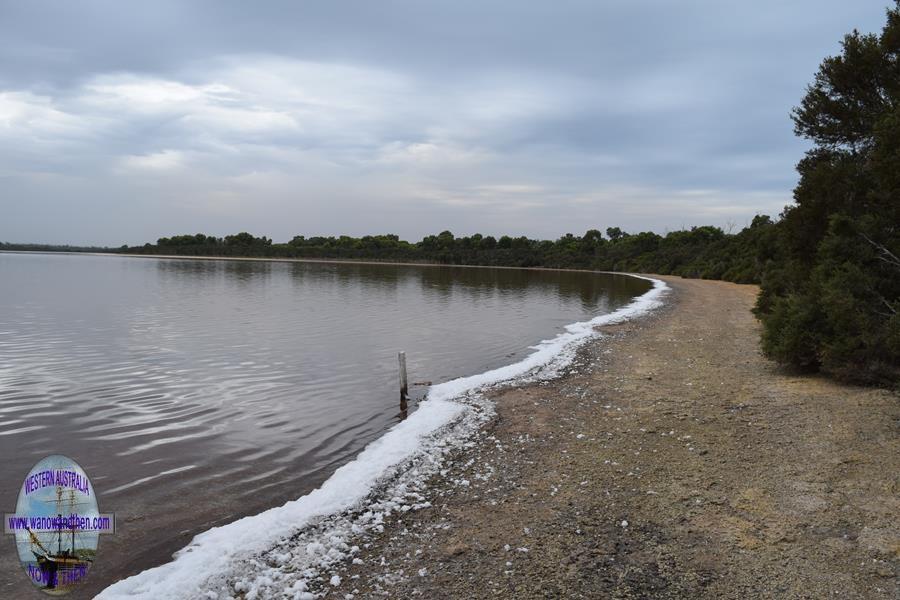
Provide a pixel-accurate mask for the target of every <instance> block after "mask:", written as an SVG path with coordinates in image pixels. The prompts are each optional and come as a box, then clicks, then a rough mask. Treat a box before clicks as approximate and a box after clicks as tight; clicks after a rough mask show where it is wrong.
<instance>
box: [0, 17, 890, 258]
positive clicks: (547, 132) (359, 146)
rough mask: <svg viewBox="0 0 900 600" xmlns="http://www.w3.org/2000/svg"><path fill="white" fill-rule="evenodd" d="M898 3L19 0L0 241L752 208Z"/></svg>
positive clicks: (684, 221)
mask: <svg viewBox="0 0 900 600" xmlns="http://www.w3.org/2000/svg"><path fill="white" fill-rule="evenodd" d="M885 6H886V4H885V1H884V0H861V1H859V2H854V3H846V2H841V1H839V0H828V1H826V2H822V1H813V0H806V1H803V2H793V3H783V2H774V1H765V2H757V3H745V2H730V1H728V2H721V1H715V0H705V1H699V0H695V1H688V2H678V3H675V2H670V1H662V0H643V1H625V0H611V1H606V2H597V1H561V2H526V3H523V2H513V1H511V0H509V1H491V2H485V1H479V2H475V1H469V0H457V1H455V2H444V1H440V2H427V3H423V2H419V1H414V0H408V1H402V2H401V1H390V2H370V1H366V0H353V1H344V2H327V3H325V2H322V3H298V2H287V1H285V2H266V3H246V2H238V1H226V2H222V1H212V0H209V1H205V2H191V3H184V2H174V1H160V2H152V3H128V4H122V3H119V2H112V1H105V2H98V1H93V2H91V1H86V2H78V3H57V2H46V1H43V0H38V1H33V2H5V3H2V4H0V40H2V41H0V185H2V191H0V209H2V212H3V216H4V218H3V219H0V239H3V240H10V241H65V242H73V243H106V244H119V243H123V242H129V243H138V242H142V241H145V240H150V239H155V238H156V237H158V236H160V235H168V234H172V233H179V232H188V231H206V232H209V233H218V234H222V233H226V232H229V231H233V230H235V229H238V228H241V229H243V228H247V229H253V230H254V231H256V232H257V233H266V234H269V235H272V236H274V237H275V238H276V239H286V238H289V237H290V236H291V235H293V234H295V233H305V234H314V233H326V234H338V233H349V234H363V233H373V232H379V231H393V232H396V233H398V234H400V235H403V236H406V237H411V238H418V237H419V236H421V235H423V234H425V233H430V232H434V231H438V230H441V229H445V228H450V229H453V230H454V231H457V232H459V233H466V232H474V231H476V230H481V231H484V232H488V233H506V232H509V233H524V234H528V235H537V236H546V237H555V236H558V235H560V234H562V233H565V232H567V231H573V232H579V231H583V230H584V229H587V228H589V227H595V226H599V225H604V226H605V225H611V224H616V225H620V226H623V227H625V228H627V229H655V230H658V231H662V230H665V229H667V228H668V229H672V228H675V227H679V226H681V225H691V224H699V223H707V222H710V223H714V224H725V223H729V222H736V223H738V224H743V223H744V222H746V221H747V220H749V218H751V217H752V216H753V214H754V213H755V212H758V211H759V212H768V213H777V212H779V211H780V208H781V207H782V206H783V205H784V204H785V203H787V202H789V201H790V192H791V188H792V187H793V184H794V182H795V180H796V176H795V174H794V172H793V165H794V163H795V162H796V161H797V160H798V159H799V158H800V157H801V156H802V153H803V150H804V147H805V146H804V144H803V143H802V142H801V141H799V140H796V139H795V138H794V137H793V134H792V131H791V129H792V128H791V123H790V120H789V117H788V115H789V111H790V109H791V107H792V106H793V105H794V104H796V103H797V102H798V101H799V99H800V97H801V96H802V93H803V89H804V86H805V85H806V83H807V82H809V81H810V80H811V78H812V76H813V74H814V71H815V69H816V67H817V65H818V63H819V61H820V60H821V59H822V58H823V57H824V56H825V55H828V54H833V53H834V52H836V51H837V49H838V42H839V40H840V38H841V36H842V35H843V34H844V33H846V32H847V31H849V30H850V29H852V28H854V27H858V28H860V29H862V30H876V29H878V28H879V27H880V25H881V23H882V21H883V18H884V9H885Z"/></svg>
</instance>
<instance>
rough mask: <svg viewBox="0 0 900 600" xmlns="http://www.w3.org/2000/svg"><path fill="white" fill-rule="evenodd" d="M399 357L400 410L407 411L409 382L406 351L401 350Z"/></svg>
mask: <svg viewBox="0 0 900 600" xmlns="http://www.w3.org/2000/svg"><path fill="white" fill-rule="evenodd" d="M397 358H398V359H399V360H400V410H401V411H403V412H406V399H407V396H408V395H409V384H408V383H407V379H406V352H401V353H400V354H399V355H398V357H397Z"/></svg>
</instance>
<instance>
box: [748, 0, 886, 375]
mask: <svg viewBox="0 0 900 600" xmlns="http://www.w3.org/2000/svg"><path fill="white" fill-rule="evenodd" d="M793 116H794V122H795V125H796V132H797V134H798V135H801V136H803V137H805V138H807V139H809V140H811V141H812V142H813V143H814V147H813V149H812V150H810V151H809V152H808V153H807V155H806V157H805V158H804V159H803V160H802V161H801V162H800V164H799V165H798V171H799V172H800V183H799V184H798V186H797V188H796V190H795V191H794V199H795V201H796V203H795V204H794V205H792V206H790V207H788V208H787V209H785V211H784V213H783V215H782V220H781V222H780V224H779V235H778V238H777V240H776V244H777V246H776V249H775V252H776V254H777V255H778V256H777V260H775V261H773V262H772V264H770V266H769V268H767V269H766V271H765V274H764V276H763V278H762V292H761V294H760V297H759V301H758V303H757V313H758V314H759V315H760V317H761V318H762V320H763V324H764V326H765V327H764V335H763V349H764V351H765V352H766V354H768V355H769V356H771V357H773V358H775V359H777V360H779V361H781V362H784V363H787V364H791V365H795V366H797V367H801V368H807V369H821V370H823V371H825V372H827V373H830V374H832V375H834V376H836V377H838V378H840V379H844V380H848V381H857V382H864V383H888V382H897V381H900V315H898V312H900V259H898V256H900V230H898V228H900V3H898V4H897V7H895V8H894V9H892V10H889V11H888V23H887V25H886V26H885V28H884V30H883V32H882V34H881V35H880V36H878V35H862V34H860V33H858V32H855V31H854V32H853V33H851V34H850V35H848V36H846V38H845V39H844V42H843V49H842V53H841V54H840V55H839V56H836V57H831V58H828V59H826V60H825V61H824V62H823V63H822V65H821V67H820V68H819V72H818V73H817V75H816V78H815V81H814V83H813V84H812V85H810V86H809V88H808V90H807V94H806V96H805V97H804V98H803V101H802V103H801V105H800V106H799V107H798V108H797V109H795V111H794V115H793Z"/></svg>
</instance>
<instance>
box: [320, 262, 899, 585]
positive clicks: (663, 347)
mask: <svg viewBox="0 0 900 600" xmlns="http://www.w3.org/2000/svg"><path fill="white" fill-rule="evenodd" d="M661 279H665V281H666V282H667V283H668V285H669V286H670V287H671V288H672V293H671V294H670V296H669V301H668V302H667V306H666V308H663V309H662V310H660V311H656V312H654V313H651V315H650V316H649V317H645V318H642V319H638V320H634V321H628V322H626V323H624V324H620V325H615V326H610V327H605V328H603V329H604V331H605V333H606V334H607V337H605V338H601V339H599V340H597V341H593V342H591V343H590V344H588V345H587V346H586V347H585V348H584V349H583V351H582V352H581V353H580V354H579V356H578V357H577V359H576V361H575V365H574V367H575V368H574V369H573V372H572V373H571V374H569V375H567V376H565V377H563V378H562V379H559V380H556V381H553V382H549V383H546V382H544V383H542V382H537V383H535V384H533V385H528V386H523V387H518V388H513V389H507V390H501V391H499V392H497V393H495V394H493V395H492V400H493V401H494V405H495V407H496V416H495V417H493V418H492V420H491V421H490V423H489V424H488V425H487V431H486V433H485V435H484V436H483V437H482V438H481V441H480V442H479V443H478V444H477V445H475V446H474V447H472V448H471V449H468V450H466V451H465V452H463V453H460V455H459V457H458V460H457V461H456V462H455V463H454V466H453V467H452V468H450V469H449V470H447V471H446V472H445V473H444V474H443V476H442V477H437V478H435V480H434V485H433V487H432V488H431V489H430V492H429V496H428V498H429V502H430V503H431V506H430V507H429V508H427V509H424V510H419V511H414V512H410V513H402V514H394V515H393V516H391V517H390V518H388V519H385V523H384V531H383V532H380V533H379V532H373V533H372V534H371V535H368V536H366V537H365V539H363V540H361V541H360V542H359V544H360V551H359V552H358V553H355V554H354V559H353V563H354V564H352V565H350V567H349V568H342V569H339V570H337V571H336V572H335V574H334V579H333V581H325V582H324V585H322V586H320V587H319V588H317V591H318V592H320V593H323V594H325V596H326V597H328V598H347V597H349V596H348V594H349V595H352V596H353V597H354V598H372V597H374V598H377V597H389V598H409V597H422V598H654V599H657V598H709V599H713V598H717V599H718V598H735V599H737V598H741V599H743V598H885V599H888V598H890V599H894V598H898V597H900V582H898V578H900V398H898V395H897V394H896V393H894V392H889V391H886V390H877V389H865V388H856V387H848V386H842V385H838V384H835V383H833V382H831V381H828V380H827V379H824V378H820V377H811V376H803V375H797V374H790V373H785V372H784V371H782V370H780V369H778V368H777V367H776V366H775V365H773V364H772V363H770V362H769V361H767V360H766V359H765V358H763V357H762V356H761V355H760V353H759V350H758V336H759V327H758V323H757V322H756V320H755V319H754V317H753V315H752V314H751V312H750V309H751V307H752V305H753V302H754V299H755V296H756V292H757V288H756V287H754V286H739V285H734V284H729V283H722V282H711V281H698V280H682V279H678V278H668V277H665V278H661ZM332 584H334V585H332Z"/></svg>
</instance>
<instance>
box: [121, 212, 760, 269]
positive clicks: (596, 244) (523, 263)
mask: <svg viewBox="0 0 900 600" xmlns="http://www.w3.org/2000/svg"><path fill="white" fill-rule="evenodd" d="M776 228H777V227H776V224H775V223H774V222H773V221H772V220H771V219H770V218H769V217H767V216H757V217H756V218H755V219H754V220H753V223H752V224H751V225H750V226H749V227H747V228H746V229H744V230H743V231H741V232H740V233H738V234H735V235H729V234H726V233H725V232H723V231H722V230H721V229H719V228H718V227H710V226H704V227H693V228H691V229H689V230H685V231H673V232H670V233H668V234H667V235H665V236H661V235H658V234H656V233H652V232H647V231H645V232H641V233H636V234H629V233H626V232H624V231H622V230H621V229H619V228H618V227H611V228H609V229H607V235H608V236H609V237H608V238H604V236H603V234H601V233H600V231H599V230H598V229H591V230H589V231H587V232H586V233H585V234H584V235H582V236H576V235H573V234H571V233H569V234H566V235H564V236H563V237H561V238H559V239H558V240H555V241H550V240H533V239H529V238H527V237H524V236H520V237H515V238H513V237H510V236H505V235H504V236H502V237H500V238H499V239H497V238H494V237H493V236H490V235H482V234H479V233H476V234H475V235H472V236H467V237H456V236H454V235H453V233H452V232H450V231H442V232H441V233H439V234H437V235H429V236H426V237H425V238H423V239H422V240H421V241H419V242H415V243H410V242H407V241H404V240H401V239H400V238H399V237H398V236H396V235H393V234H388V235H375V236H371V235H367V236H364V237H361V238H354V237H350V236H345V235H343V236H340V237H322V236H316V237H309V238H307V237H304V236H296V237H294V238H293V239H292V240H291V241H289V242H287V243H286V244H276V243H273V242H272V240H270V239H269V238H265V237H262V238H257V237H255V236H253V235H251V234H249V233H246V232H242V233H238V234H236V235H230V236H226V237H224V238H217V237H215V236H209V235H204V234H202V233H198V234H196V235H177V236H173V237H168V238H160V239H159V240H158V241H157V243H156V244H145V245H144V246H138V247H131V248H129V247H124V248H122V251H125V252H132V253H143V254H172V255H187V256H248V257H249V256H258V257H271V258H323V259H324V258H328V259H348V260H376V261H403V262H426V263H440V264H456V265H485V266H504V267H546V268H560V269H596V270H604V271H641V272H652V273H660V274H675V275H683V276H686V277H703V278H707V279H726V280H729V281H736V282H740V283H756V282H759V281H760V277H761V275H762V271H763V266H764V264H765V262H766V260H767V251H768V248H770V247H771V242H770V238H772V237H773V235H774V231H775V229H776Z"/></svg>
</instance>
